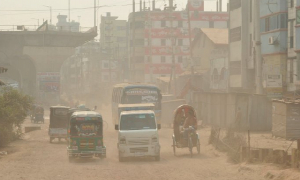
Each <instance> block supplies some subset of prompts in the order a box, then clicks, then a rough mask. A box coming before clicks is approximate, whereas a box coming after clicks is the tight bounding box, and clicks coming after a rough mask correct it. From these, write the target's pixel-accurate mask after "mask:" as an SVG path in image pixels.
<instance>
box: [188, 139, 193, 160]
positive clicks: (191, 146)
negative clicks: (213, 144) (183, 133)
mask: <svg viewBox="0 0 300 180" xmlns="http://www.w3.org/2000/svg"><path fill="white" fill-rule="evenodd" d="M188 145H189V146H188V147H189V150H190V154H191V157H193V141H192V137H191V136H190V137H189V142H188Z"/></svg>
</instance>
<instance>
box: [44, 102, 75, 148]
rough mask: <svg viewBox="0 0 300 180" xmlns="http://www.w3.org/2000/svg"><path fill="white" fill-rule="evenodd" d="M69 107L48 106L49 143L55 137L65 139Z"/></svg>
mask: <svg viewBox="0 0 300 180" xmlns="http://www.w3.org/2000/svg"><path fill="white" fill-rule="evenodd" d="M69 109H70V108H69V107H66V106H51V107H50V125H49V132H48V134H49V137H50V143H52V141H53V140H54V139H55V138H57V139H58V140H59V141H61V139H62V138H63V139H66V140H67V131H68V121H69Z"/></svg>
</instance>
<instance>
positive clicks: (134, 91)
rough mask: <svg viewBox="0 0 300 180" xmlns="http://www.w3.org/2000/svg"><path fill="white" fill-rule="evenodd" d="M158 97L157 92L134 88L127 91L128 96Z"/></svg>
mask: <svg viewBox="0 0 300 180" xmlns="http://www.w3.org/2000/svg"><path fill="white" fill-rule="evenodd" d="M151 94H152V95H153V94H155V95H157V94H158V93H157V90H150V89H141V88H134V89H130V90H127V91H126V95H151Z"/></svg>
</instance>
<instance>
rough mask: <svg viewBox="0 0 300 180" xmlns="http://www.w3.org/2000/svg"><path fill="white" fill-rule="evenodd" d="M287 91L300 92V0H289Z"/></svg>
mask: <svg viewBox="0 0 300 180" xmlns="http://www.w3.org/2000/svg"><path fill="white" fill-rule="evenodd" d="M287 9H288V31H287V34H288V43H287V48H288V60H287V80H286V81H287V91H288V92H290V93H291V92H292V94H294V95H295V94H297V95H298V94H299V89H300V62H299V61H300V0H288V1H287Z"/></svg>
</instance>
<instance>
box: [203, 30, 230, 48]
mask: <svg viewBox="0 0 300 180" xmlns="http://www.w3.org/2000/svg"><path fill="white" fill-rule="evenodd" d="M201 31H202V32H203V33H204V34H205V35H206V36H207V37H208V38H209V39H210V40H211V41H212V42H213V43H215V44H220V45H226V44H228V29H216V28H201Z"/></svg>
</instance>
